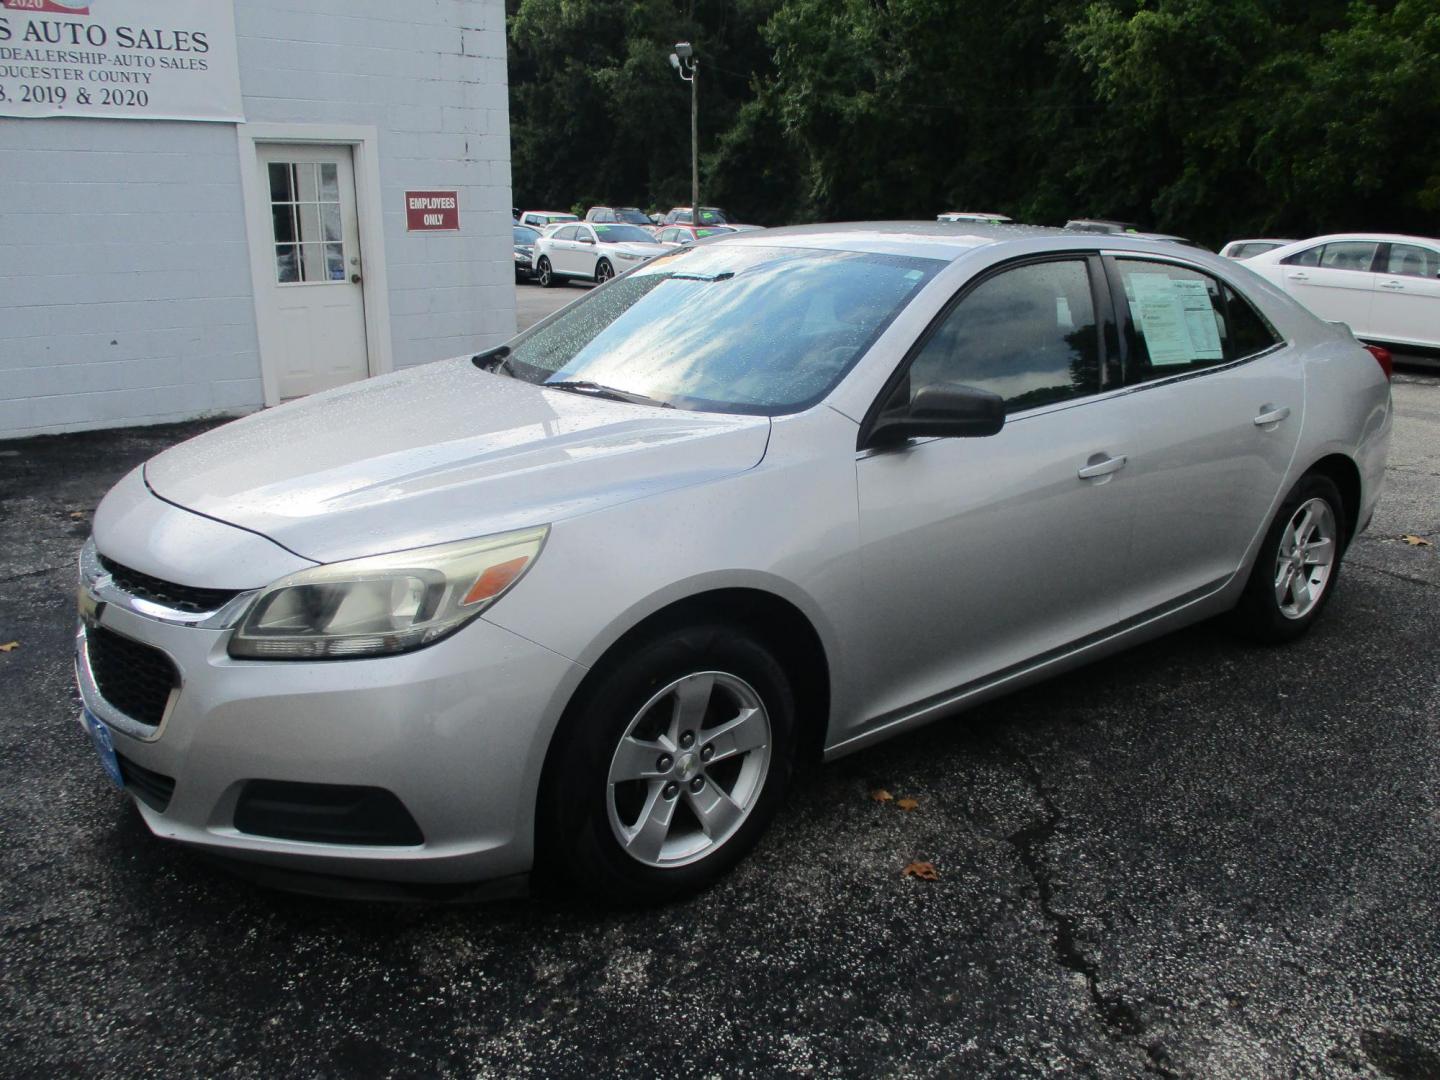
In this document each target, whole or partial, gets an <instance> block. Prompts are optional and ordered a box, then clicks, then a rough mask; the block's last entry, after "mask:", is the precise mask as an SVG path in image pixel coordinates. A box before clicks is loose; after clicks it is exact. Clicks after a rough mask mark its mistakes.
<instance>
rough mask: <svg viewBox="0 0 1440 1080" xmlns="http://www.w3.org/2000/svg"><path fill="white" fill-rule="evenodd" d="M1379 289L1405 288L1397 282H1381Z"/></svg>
mask: <svg viewBox="0 0 1440 1080" xmlns="http://www.w3.org/2000/svg"><path fill="white" fill-rule="evenodd" d="M1380 288H1382V289H1403V288H1405V286H1404V285H1403V284H1402V283H1401V282H1398V281H1382V282H1380Z"/></svg>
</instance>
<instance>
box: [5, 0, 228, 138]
mask: <svg viewBox="0 0 1440 1080" xmlns="http://www.w3.org/2000/svg"><path fill="white" fill-rule="evenodd" d="M0 116H21V117H47V116H48V117H55V116H107V117H118V118H123V119H131V120H220V121H232V122H238V121H243V120H244V119H245V114H244V106H243V103H242V99H241V96H240V68H239V64H238V62H237V60H236V55H235V13H234V10H233V8H232V6H231V3H230V0H0Z"/></svg>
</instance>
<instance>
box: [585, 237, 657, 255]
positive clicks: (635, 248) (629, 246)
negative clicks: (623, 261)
mask: <svg viewBox="0 0 1440 1080" xmlns="http://www.w3.org/2000/svg"><path fill="white" fill-rule="evenodd" d="M600 247H601V248H602V249H603V250H605V251H623V252H625V253H626V254H629V255H659V254H661V253H663V252H666V251H669V250H670V249H669V247H667V246H666V245H665V244H642V243H640V242H639V241H638V240H637V241H633V242H631V243H625V244H601V245H600Z"/></svg>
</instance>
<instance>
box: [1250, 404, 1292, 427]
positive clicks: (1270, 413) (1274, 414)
mask: <svg viewBox="0 0 1440 1080" xmlns="http://www.w3.org/2000/svg"><path fill="white" fill-rule="evenodd" d="M1261 408H1262V409H1263V408H1265V407H1264V406H1263V405H1262V406H1261ZM1289 415H1290V406H1288V405H1282V406H1280V408H1278V409H1267V410H1266V411H1265V412H1262V413H1261V414H1260V415H1259V416H1257V417H1255V426H1256V427H1264V426H1265V425H1266V424H1278V423H1280V421H1281V420H1284V419H1285V418H1286V417H1287V416H1289Z"/></svg>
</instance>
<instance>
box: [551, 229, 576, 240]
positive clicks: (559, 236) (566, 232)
mask: <svg viewBox="0 0 1440 1080" xmlns="http://www.w3.org/2000/svg"><path fill="white" fill-rule="evenodd" d="M553 235H554V238H555V239H556V240H574V239H575V226H574V225H566V226H565V227H564V228H563V229H556V230H555V232H554V234H553Z"/></svg>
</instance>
